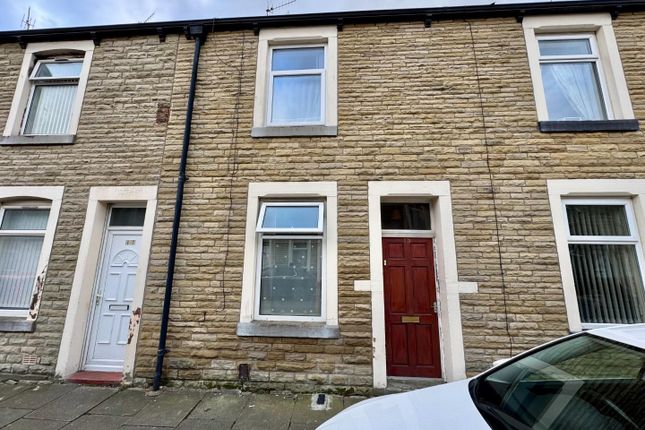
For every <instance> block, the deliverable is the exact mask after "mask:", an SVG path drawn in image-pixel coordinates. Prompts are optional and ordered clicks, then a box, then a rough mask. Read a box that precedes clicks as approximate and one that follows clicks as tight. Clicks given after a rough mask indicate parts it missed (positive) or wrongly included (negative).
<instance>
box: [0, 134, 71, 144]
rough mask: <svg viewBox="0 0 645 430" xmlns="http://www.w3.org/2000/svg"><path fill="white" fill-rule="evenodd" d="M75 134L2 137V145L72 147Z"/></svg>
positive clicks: (0, 139)
mask: <svg viewBox="0 0 645 430" xmlns="http://www.w3.org/2000/svg"><path fill="white" fill-rule="evenodd" d="M75 137H76V136H74V135H73V134H52V135H47V136H45V135H42V136H22V135H21V136H2V138H0V145H71V144H73V143H74V139H75Z"/></svg>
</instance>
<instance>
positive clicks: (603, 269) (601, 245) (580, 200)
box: [547, 179, 645, 332]
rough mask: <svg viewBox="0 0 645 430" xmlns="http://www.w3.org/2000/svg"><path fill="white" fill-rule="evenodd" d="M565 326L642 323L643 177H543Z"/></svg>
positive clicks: (644, 312)
mask: <svg viewBox="0 0 645 430" xmlns="http://www.w3.org/2000/svg"><path fill="white" fill-rule="evenodd" d="M547 189H548V193H549V204H550V206H551V214H552V219H553V230H554V233H555V241H556V247H557V250H558V262H559V266H560V275H561V277H562V292H563V294H564V302H565V306H566V310H567V320H568V322H569V330H571V331H574V332H575V331H580V330H585V329H592V328H596V327H601V326H606V325H613V324H634V323H642V322H645V280H644V278H645V276H644V273H645V258H644V255H643V243H644V242H643V236H642V234H643V233H645V231H644V230H643V229H644V228H645V227H644V226H643V223H642V220H644V219H645V180H643V179H551V180H548V181H547Z"/></svg>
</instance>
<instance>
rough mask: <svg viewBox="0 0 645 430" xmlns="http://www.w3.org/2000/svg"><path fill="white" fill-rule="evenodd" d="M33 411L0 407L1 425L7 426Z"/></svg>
mask: <svg viewBox="0 0 645 430" xmlns="http://www.w3.org/2000/svg"><path fill="white" fill-rule="evenodd" d="M29 412H31V409H9V408H0V427H3V426H6V425H7V424H10V423H12V422H14V421H16V420H17V419H18V418H22V417H24V416H25V415H27V414H28V413H29Z"/></svg>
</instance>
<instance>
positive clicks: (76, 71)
mask: <svg viewBox="0 0 645 430" xmlns="http://www.w3.org/2000/svg"><path fill="white" fill-rule="evenodd" d="M93 52H94V43H93V42H91V41H70V42H48V43H30V44H29V45H27V48H26V49H25V56H24V58H23V62H22V66H21V69H20V75H19V77H18V82H17V83H16V91H15V93H14V96H13V101H12V103H11V110H10V111H9V117H8V119H7V123H6V125H5V128H4V133H3V138H2V139H1V140H0V144H5V145H15V144H30V143H31V144H39V145H42V144H65V143H73V142H74V137H75V135H76V130H77V128H78V122H79V118H80V115H81V108H82V106H83V97H84V95H85V87H86V85H87V78H88V75H89V69H90V64H91V62H92V54H93Z"/></svg>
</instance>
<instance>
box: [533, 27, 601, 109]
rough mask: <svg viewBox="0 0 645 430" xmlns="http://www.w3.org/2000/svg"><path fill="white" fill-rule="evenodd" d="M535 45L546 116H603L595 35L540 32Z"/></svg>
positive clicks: (598, 58)
mask: <svg viewBox="0 0 645 430" xmlns="http://www.w3.org/2000/svg"><path fill="white" fill-rule="evenodd" d="M538 45H539V48H540V70H541V72H542V83H543V85H544V96H545V98H546V105H547V111H548V113H549V120H551V121H563V120H564V121H566V120H603V119H607V118H608V115H607V114H608V111H609V109H608V108H609V106H607V105H606V102H605V97H606V96H605V94H604V93H605V91H604V90H603V87H604V86H605V85H604V79H601V75H600V70H601V68H600V67H599V66H600V64H599V62H600V57H599V55H598V47H597V45H596V39H595V37H594V36H593V35H569V36H542V37H539V38H538Z"/></svg>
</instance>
